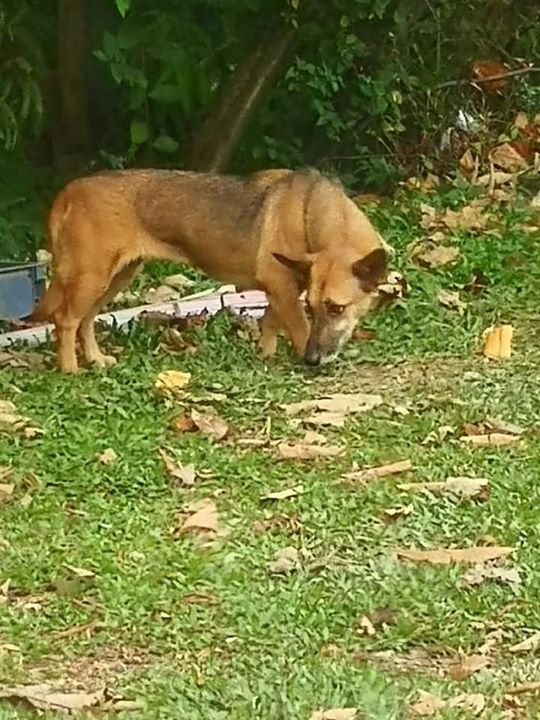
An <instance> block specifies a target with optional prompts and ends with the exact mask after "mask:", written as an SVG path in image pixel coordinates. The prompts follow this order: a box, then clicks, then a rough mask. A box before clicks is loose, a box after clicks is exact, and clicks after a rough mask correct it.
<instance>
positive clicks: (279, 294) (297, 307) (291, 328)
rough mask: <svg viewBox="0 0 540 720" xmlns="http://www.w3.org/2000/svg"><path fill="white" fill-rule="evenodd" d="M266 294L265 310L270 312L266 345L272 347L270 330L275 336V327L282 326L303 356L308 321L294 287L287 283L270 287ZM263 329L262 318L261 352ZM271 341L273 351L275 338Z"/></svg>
mask: <svg viewBox="0 0 540 720" xmlns="http://www.w3.org/2000/svg"><path fill="white" fill-rule="evenodd" d="M266 294H267V296H268V303H269V308H268V310H267V311H266V312H267V313H268V312H270V320H269V321H268V322H269V325H270V329H269V331H268V332H267V334H266V343H267V346H268V347H270V348H271V347H272V337H271V332H272V331H273V334H274V337H275V335H276V333H277V329H278V328H279V327H280V326H283V327H284V328H285V329H286V330H287V332H288V334H289V336H290V338H291V340H292V344H293V345H294V349H295V350H296V352H297V354H298V355H299V356H300V357H303V356H304V351H305V349H306V344H307V340H308V337H309V322H308V319H307V316H306V313H305V311H304V308H303V307H302V303H301V302H300V298H299V297H298V294H297V292H296V289H293V288H291V287H290V286H289V285H288V284H287V285H285V286H281V287H272V289H268V290H267V292H266ZM265 318H266V315H265ZM264 330H265V328H264V319H263V326H262V335H261V349H262V351H263V353H264V352H265V348H264V347H263V344H262V342H263V338H265V332H264ZM273 342H274V345H273V351H275V339H274V341H273Z"/></svg>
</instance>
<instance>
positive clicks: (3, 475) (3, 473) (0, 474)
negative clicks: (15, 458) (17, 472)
mask: <svg viewBox="0 0 540 720" xmlns="http://www.w3.org/2000/svg"><path fill="white" fill-rule="evenodd" d="M11 475H13V468H12V467H11V466H10V465H4V467H0V482H3V481H4V480H7V479H8V477H10V476H11Z"/></svg>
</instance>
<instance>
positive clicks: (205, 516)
mask: <svg viewBox="0 0 540 720" xmlns="http://www.w3.org/2000/svg"><path fill="white" fill-rule="evenodd" d="M197 507H198V509H197V510H196V512H194V513H193V515H190V516H189V517H188V518H187V520H185V522H184V524H183V525H182V528H181V531H182V532H201V531H202V532H217V530H218V513H217V507H216V504H215V503H214V502H213V501H212V500H202V501H201V502H200V503H198V504H197Z"/></svg>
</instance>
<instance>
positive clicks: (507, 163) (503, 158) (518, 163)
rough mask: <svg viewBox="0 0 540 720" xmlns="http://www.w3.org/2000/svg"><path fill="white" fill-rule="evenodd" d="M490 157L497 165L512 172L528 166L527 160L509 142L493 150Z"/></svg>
mask: <svg viewBox="0 0 540 720" xmlns="http://www.w3.org/2000/svg"><path fill="white" fill-rule="evenodd" d="M489 159H490V160H491V162H492V163H493V164H494V165H496V166H497V167H500V168H501V169H502V170H506V171H507V172H511V173H515V172H519V171H520V170H526V169H527V167H528V165H527V161H526V160H525V159H524V158H523V157H522V156H521V155H520V154H519V153H518V151H517V150H515V149H514V148H513V147H512V145H510V144H509V143H503V144H502V145H499V146H498V147H496V148H495V149H494V150H492V151H491V153H490V155H489Z"/></svg>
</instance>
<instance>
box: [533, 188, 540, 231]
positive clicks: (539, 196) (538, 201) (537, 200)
mask: <svg viewBox="0 0 540 720" xmlns="http://www.w3.org/2000/svg"><path fill="white" fill-rule="evenodd" d="M531 207H532V208H535V209H537V208H540V190H539V191H538V192H537V193H536V195H535V196H534V197H533V199H532V200H531ZM535 229H536V230H538V228H535Z"/></svg>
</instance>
